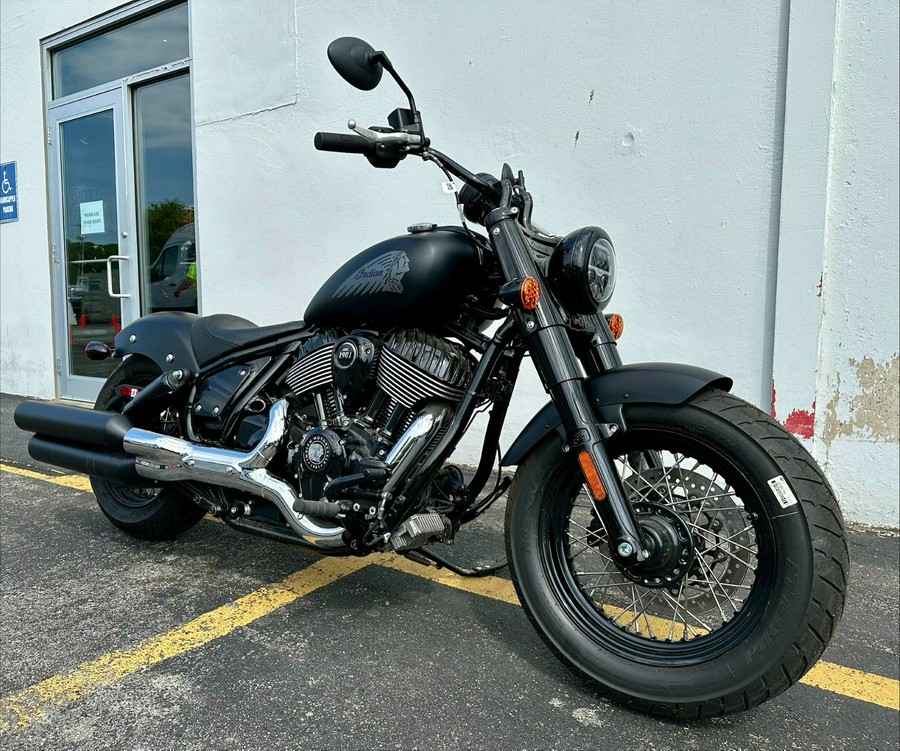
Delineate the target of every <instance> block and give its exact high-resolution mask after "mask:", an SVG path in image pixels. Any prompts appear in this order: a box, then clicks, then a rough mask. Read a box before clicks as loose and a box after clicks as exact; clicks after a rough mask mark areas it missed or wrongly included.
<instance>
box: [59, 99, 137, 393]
mask: <svg viewBox="0 0 900 751" xmlns="http://www.w3.org/2000/svg"><path fill="white" fill-rule="evenodd" d="M120 102H121V97H120V96H114V95H108V94H103V95H98V96H97V97H94V98H92V101H90V102H87V103H79V105H78V106H77V109H70V108H68V107H61V108H58V109H56V110H54V111H53V115H54V121H55V124H56V133H57V136H56V139H55V141H56V149H55V151H54V157H55V159H54V163H55V167H56V170H55V171H56V173H57V176H58V180H59V182H58V185H59V195H58V197H57V199H58V203H59V210H58V211H57V212H55V214H56V217H57V222H56V224H57V226H56V228H55V232H54V238H55V239H54V245H55V253H54V257H55V261H56V263H55V264H54V266H55V267H56V269H57V271H56V277H57V279H56V286H57V290H58V292H60V293H61V294H58V295H57V300H58V303H57V311H58V320H59V321H60V323H62V322H63V321H64V322H65V324H66V325H65V326H60V327H58V329H57V330H58V331H60V333H62V334H63V336H64V340H63V341H60V342H59V346H58V349H57V351H58V352H59V353H60V354H63V353H65V355H64V357H60V358H59V370H60V376H61V379H62V384H61V386H62V394H63V395H64V396H70V397H73V398H92V395H93V394H94V393H95V392H96V390H97V386H96V383H97V382H96V381H94V380H93V379H95V378H98V377H99V378H105V377H106V376H107V375H109V373H111V372H112V370H113V369H114V368H115V365H116V364H117V363H116V362H114V361H111V360H107V361H104V362H91V361H89V360H88V359H86V358H85V357H84V354H83V352H84V346H85V344H87V343H88V342H89V341H92V340H96V341H102V342H106V343H107V344H110V345H112V343H113V339H114V337H115V335H116V334H117V333H118V332H119V331H120V330H121V329H122V326H123V325H125V324H126V323H127V322H128V321H130V320H131V319H132V317H133V315H132V314H133V310H132V306H131V299H130V297H131V296H130V286H131V285H130V283H129V282H130V280H129V274H130V273H131V271H130V269H129V268H128V266H127V264H128V263H129V259H128V256H127V250H126V249H125V246H124V245H123V246H121V248H120V241H121V240H122V238H125V237H127V235H128V233H127V231H126V230H125V229H124V226H123V224H124V223H123V220H122V217H123V212H122V210H121V209H122V200H121V196H122V191H121V185H122V178H121V165H122V159H121V147H120V146H119V143H120V141H117V133H118V132H120V130H121V127H122V117H121V105H120ZM91 110H94V111H91ZM86 112H87V113H88V114H85V113H86ZM87 379H91V380H87Z"/></svg>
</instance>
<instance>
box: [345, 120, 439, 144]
mask: <svg viewBox="0 0 900 751" xmlns="http://www.w3.org/2000/svg"><path fill="white" fill-rule="evenodd" d="M347 127H348V128H350V130H352V131H353V132H354V133H356V134H357V135H359V136H361V137H362V138H365V139H366V140H367V141H371V142H372V143H384V144H396V145H398V146H418V145H420V144H421V142H422V136H419V135H416V134H414V133H402V132H401V133H397V132H394V133H379V132H378V131H376V130H370V129H369V128H364V127H363V126H362V125H359V124H358V123H357V122H356V120H350V121H349V122H348V123H347Z"/></svg>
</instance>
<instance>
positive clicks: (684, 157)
mask: <svg viewBox="0 0 900 751" xmlns="http://www.w3.org/2000/svg"><path fill="white" fill-rule="evenodd" d="M115 5H116V4H115V3H114V2H111V1H110V0H78V1H77V2H76V1H75V0H0V41H2V51H0V159H2V161H10V160H15V161H16V162H17V164H18V171H19V184H20V188H19V192H20V196H21V199H20V200H21V209H20V212H21V219H20V221H19V222H16V223H12V224H4V225H2V227H0V389H2V390H3V391H4V392H11V393H18V394H29V395H38V396H44V397H51V396H54V395H55V383H54V372H53V369H54V368H53V363H54V357H55V356H54V354H53V345H52V324H51V320H50V293H49V289H50V281H49V279H50V277H49V269H50V261H49V249H48V246H49V240H48V229H47V210H46V150H45V145H44V143H45V141H44V131H43V124H44V121H43V101H42V87H41V66H40V39H41V38H44V37H46V36H48V35H50V34H54V33H57V32H59V31H61V30H63V29H64V28H66V27H68V26H70V25H72V24H76V23H79V22H82V21H85V20H87V19H88V18H90V17H92V16H93V15H95V14H99V13H103V12H106V11H107V10H109V9H111V8H113V7H115ZM190 16H191V25H192V50H193V61H192V67H191V75H192V83H193V94H194V114H195V125H196V135H195V137H196V181H197V194H196V206H197V214H198V232H199V248H200V254H201V264H200V287H201V289H200V292H201V301H202V305H203V311H202V312H204V313H207V314H208V313H215V312H232V313H236V314H239V315H244V316H246V317H248V318H251V319H252V320H254V321H256V322H257V323H260V324H266V323H275V322H279V321H283V320H287V319H293V318H300V317H302V315H303V312H304V309H305V306H306V302H307V300H308V299H309V298H310V297H311V295H312V294H313V293H314V292H315V291H316V289H317V288H318V286H319V285H320V284H321V283H322V281H324V279H325V278H327V276H328V275H329V274H330V273H331V272H332V271H333V270H334V269H335V268H337V267H338V266H339V265H340V264H342V263H343V262H344V261H346V260H347V259H348V258H350V257H351V256H352V255H354V254H355V253H357V252H358V251H360V250H361V249H363V248H364V247H366V246H368V245H370V244H372V243H374V242H376V241H378V240H381V239H384V238H385V237H389V236H391V235H394V234H399V233H402V232H404V230H405V227H406V226H407V225H408V224H411V223H414V222H422V221H435V222H439V223H456V222H457V215H456V212H455V209H454V206H453V203H452V201H451V200H450V199H449V198H448V197H447V196H445V195H444V194H443V193H442V192H441V189H440V185H439V183H440V181H441V180H442V179H443V176H442V175H441V174H440V173H439V172H438V171H437V170H436V169H435V168H434V167H432V166H430V165H425V164H422V163H421V162H418V161H414V160H412V159H408V160H406V161H405V162H403V163H402V164H401V165H400V166H399V167H398V168H397V169H395V170H383V171H382V170H374V169H372V168H371V167H370V166H369V165H368V163H367V162H366V161H365V160H364V159H361V158H358V157H354V156H349V155H343V154H326V153H320V152H316V151H315V150H314V149H313V147H312V138H313V134H314V133H315V131H317V130H334V131H341V130H343V129H344V127H345V123H346V121H347V120H348V119H349V118H351V117H353V118H355V119H357V120H358V121H360V122H361V123H363V124H378V123H382V122H383V121H384V118H385V116H386V115H387V113H388V112H389V111H390V110H391V109H393V108H394V107H395V106H400V105H403V104H404V100H403V98H402V95H401V94H400V92H399V90H398V89H397V88H396V87H394V86H393V84H392V82H390V81H389V80H388V79H387V78H385V81H384V82H383V83H382V85H381V87H379V89H377V90H376V91H374V92H368V93H366V92H359V91H356V90H354V89H352V88H351V87H350V86H349V85H348V84H346V83H345V82H344V81H343V80H342V79H340V78H339V76H338V75H337V74H336V73H335V72H334V71H333V70H332V68H331V67H330V65H329V64H328V61H327V58H326V55H325V49H326V47H327V45H328V43H329V42H330V41H331V40H332V39H334V38H335V37H338V36H342V35H356V36H360V37H363V38H365V39H367V40H369V41H370V42H372V43H373V44H374V45H376V46H377V47H379V48H383V49H385V50H387V51H388V53H389V54H390V56H391V58H392V60H393V61H394V63H395V65H396V66H397V67H398V69H399V70H400V71H401V73H402V74H403V75H404V77H405V78H406V80H407V82H408V83H409V84H410V86H411V87H412V88H413V90H414V92H415V93H416V96H417V102H418V104H419V107H420V109H421V110H422V112H423V114H424V117H425V124H426V128H427V130H428V134H429V136H430V137H431V138H432V140H433V142H434V143H435V145H436V146H437V147H438V148H440V149H441V150H443V151H446V152H447V153H449V154H450V155H452V156H454V157H455V158H457V159H458V160H459V161H461V162H462V163H464V164H466V165H467V166H469V167H472V168H474V169H476V170H486V171H491V172H495V173H496V172H498V171H499V169H500V165H501V164H502V162H503V161H504V160H505V161H509V162H510V163H511V164H512V166H513V167H514V168H515V169H523V170H524V171H525V173H526V176H527V178H528V185H529V188H530V189H531V190H532V192H533V193H534V195H535V198H536V201H537V209H536V212H535V218H536V220H537V221H538V222H540V223H541V224H543V225H545V226H547V227H549V228H551V229H553V230H555V231H557V232H565V231H568V230H570V229H573V228H575V227H578V226H581V225H584V224H600V225H601V226H603V227H605V228H606V229H607V230H608V231H609V232H610V233H611V235H612V237H613V240H614V242H615V244H616V248H617V250H618V253H619V264H620V281H619V285H618V288H617V291H616V296H615V298H614V302H613V305H612V307H611V309H612V310H615V311H617V312H621V313H622V314H623V315H624V316H625V320H626V333H625V337H624V339H623V340H622V342H621V344H620V348H621V351H622V355H623V357H624V359H625V360H626V361H638V360H675V361H682V362H689V363H695V364H698V365H703V366H705V367H709V368H713V369H717V370H720V371H723V372H725V373H728V374H729V375H732V376H733V377H734V379H735V389H734V390H735V392H736V393H738V394H739V395H741V396H743V397H745V398H747V399H749V400H750V401H753V402H755V403H756V404H758V405H760V406H761V407H763V408H764V409H766V410H769V409H770V408H772V409H773V410H774V411H775V413H776V414H777V417H778V419H780V420H782V421H784V422H786V423H787V424H788V425H789V426H790V427H791V428H792V429H793V430H794V431H795V433H797V434H798V435H800V436H801V438H802V440H803V441H804V443H805V444H806V445H807V447H808V448H809V449H810V450H811V451H813V452H814V453H815V455H816V457H817V458H818V459H819V460H820V461H822V462H824V463H825V466H826V467H827V469H828V473H829V477H830V478H831V480H832V482H833V484H834V485H835V487H836V489H837V490H838V492H839V494H840V496H841V500H842V503H843V505H844V507H845V509H846V511H847V515H848V517H849V518H851V519H856V520H859V521H866V522H870V523H881V524H890V525H894V526H896V525H898V523H900V522H898V518H897V516H898V512H897V508H898V492H900V491H898V466H897V455H898V446H897V441H898V437H897V434H898V427H897V422H898V416H897V404H898V394H897V382H898V373H897V368H898V365H897V362H898V360H897V355H898V318H900V312H898V290H897V271H898V269H897V263H898V240H897V224H898V213H897V211H898V210H897V205H898V164H897V153H898V143H897V128H898V116H897V85H898V80H897V75H898V74H897V70H898V60H897V54H898V53H897V50H898V44H900V41H898V37H900V35H898V29H897V23H898V22H897V10H896V3H895V2H893V0H871V1H870V2H849V1H845V2H840V3H834V4H831V3H827V2H823V3H816V4H807V3H798V2H790V1H789V0H765V2H760V3H756V4H753V5H752V6H751V5H746V4H740V3H728V4H724V3H722V4H716V5H711V4H708V3H705V2H699V0H698V2H696V3H693V4H688V5H687V6H686V5H685V4H684V3H681V4H661V3H626V2H622V1H619V0H606V1H604V2H590V3H588V2H581V1H579V0H567V1H565V2H554V3H546V2H537V0H529V1H528V2H522V3H518V4H515V5H509V4H504V3H494V4H491V3H482V2H476V0H459V1H458V2H456V3H452V4H442V5H438V4H433V3H429V4H421V3H406V2H400V1H399V0H376V2H374V3H365V4H363V3H359V2H358V0H338V1H336V2H331V3H328V4H325V3H319V2H314V1H313V0H295V2H294V3H291V2H266V3H265V11H264V12H261V6H260V5H259V4H257V3H247V2H243V1H242V0H190ZM23 342H24V343H25V346H23ZM776 391H777V397H776ZM545 399H546V396H545V394H544V393H543V389H542V388H541V386H540V383H539V382H538V380H537V378H536V376H535V374H534V372H533V370H532V369H531V367H530V364H526V368H525V373H524V376H523V378H522V379H521V382H520V384H519V386H518V388H517V391H516V394H515V397H514V404H513V409H512V410H511V414H510V419H509V422H508V425H507V428H506V431H505V433H504V436H503V443H504V445H507V446H508V445H509V443H510V442H511V440H512V438H513V437H514V435H515V434H516V433H517V432H518V430H519V429H520V428H521V427H522V426H523V425H524V424H525V422H526V421H527V420H528V419H529V418H530V416H531V415H532V414H533V413H534V411H535V410H536V409H537V408H538V407H539V406H540V404H542V403H543V402H544V401H545ZM479 437H480V436H479V434H478V432H477V431H473V433H472V435H470V437H469V438H468V439H467V440H466V441H465V442H464V443H463V444H462V446H461V447H460V449H459V451H458V453H457V460H458V461H461V462H465V463H473V462H474V461H475V460H476V458H477V456H478V453H479V448H480V446H479V443H478V439H479Z"/></svg>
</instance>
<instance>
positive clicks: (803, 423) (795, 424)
mask: <svg viewBox="0 0 900 751" xmlns="http://www.w3.org/2000/svg"><path fill="white" fill-rule="evenodd" d="M815 423H816V403H815V402H813V403H812V409H811V410H805V409H795V410H794V411H793V412H791V414H789V415H788V418H787V420H785V421H784V427H786V428H787V429H788V430H789V431H790V432H791V433H793V434H794V435H797V436H800V437H801V438H812V437H813V433H814V429H815Z"/></svg>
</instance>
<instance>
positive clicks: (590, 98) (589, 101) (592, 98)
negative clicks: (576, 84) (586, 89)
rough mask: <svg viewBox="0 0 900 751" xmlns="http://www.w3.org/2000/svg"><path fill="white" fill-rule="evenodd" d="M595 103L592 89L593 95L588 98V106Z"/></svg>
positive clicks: (592, 93)
mask: <svg viewBox="0 0 900 751" xmlns="http://www.w3.org/2000/svg"><path fill="white" fill-rule="evenodd" d="M593 101H594V90H593V89H591V95H590V96H589V97H588V104H590V103H591V102H593Z"/></svg>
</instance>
